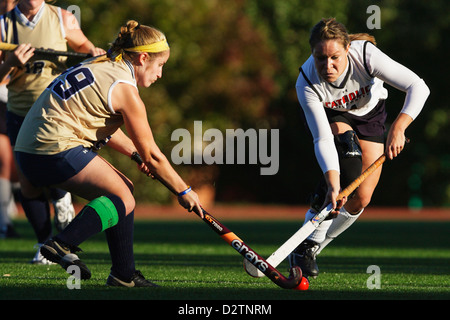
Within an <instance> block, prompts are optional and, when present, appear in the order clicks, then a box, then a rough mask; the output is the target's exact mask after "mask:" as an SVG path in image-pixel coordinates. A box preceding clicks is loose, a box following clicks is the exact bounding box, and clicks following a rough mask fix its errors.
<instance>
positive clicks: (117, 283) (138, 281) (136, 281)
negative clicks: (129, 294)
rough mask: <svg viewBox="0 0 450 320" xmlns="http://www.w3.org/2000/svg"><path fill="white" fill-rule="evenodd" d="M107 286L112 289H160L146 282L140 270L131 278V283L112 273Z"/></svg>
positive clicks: (107, 280)
mask: <svg viewBox="0 0 450 320" xmlns="http://www.w3.org/2000/svg"><path fill="white" fill-rule="evenodd" d="M106 285H107V286H110V287H128V288H132V287H159V286H158V285H156V284H154V283H152V282H150V281H148V280H146V279H145V278H144V276H143V275H142V273H141V272H140V271H139V270H136V271H135V272H134V274H133V276H132V277H131V280H130V282H126V281H123V280H120V279H119V278H117V277H116V276H113V274H112V273H110V274H109V277H108V279H106Z"/></svg>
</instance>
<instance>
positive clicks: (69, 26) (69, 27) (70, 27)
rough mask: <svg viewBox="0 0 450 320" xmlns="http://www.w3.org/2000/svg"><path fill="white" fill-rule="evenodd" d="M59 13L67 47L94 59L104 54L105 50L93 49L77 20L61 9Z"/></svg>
mask: <svg viewBox="0 0 450 320" xmlns="http://www.w3.org/2000/svg"><path fill="white" fill-rule="evenodd" d="M61 13H62V17H63V24H64V30H65V32H66V40H67V43H68V45H69V47H71V48H72V49H73V50H74V51H76V52H82V53H90V54H91V55H92V56H94V57H95V56H99V55H102V54H105V53H106V52H105V50H103V49H102V48H97V47H95V46H94V44H93V43H92V42H91V41H89V39H88V38H87V37H86V36H85V35H84V33H83V31H82V30H81V28H80V25H79V23H78V20H77V19H76V18H75V16H74V15H73V14H72V13H70V12H68V11H67V10H64V9H61Z"/></svg>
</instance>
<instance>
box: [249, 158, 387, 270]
mask: <svg viewBox="0 0 450 320" xmlns="http://www.w3.org/2000/svg"><path fill="white" fill-rule="evenodd" d="M385 160H386V155H385V154H383V155H382V156H380V157H379V158H378V159H377V160H375V162H374V163H372V164H371V165H370V167H368V168H367V169H366V170H364V172H363V173H362V174H361V175H360V176H359V177H358V178H356V179H355V180H354V181H353V182H352V183H350V185H348V187H347V188H345V189H344V190H342V191H341V192H340V193H339V195H338V196H337V198H336V200H337V201H339V200H342V198H344V197H348V196H349V195H350V194H351V193H352V192H353V191H354V190H355V189H356V188H358V186H359V185H360V184H361V183H362V182H363V181H364V180H366V178H367V177H368V176H370V175H371V174H372V173H373V172H374V171H375V170H376V169H378V168H379V167H380V166H381V165H382V164H383V162H384V161H385ZM332 211H333V205H332V204H331V203H330V204H329V205H328V206H326V207H325V208H324V209H322V211H320V212H319V213H318V214H316V215H315V216H314V217H313V218H312V219H311V220H309V221H308V222H306V223H305V224H304V225H303V226H302V227H301V228H300V229H299V230H298V231H297V232H296V233H294V235H293V236H292V237H290V238H289V239H288V240H287V241H286V242H285V243H284V244H283V245H282V246H281V247H279V248H278V249H277V251H275V252H274V253H272V255H271V256H270V257H269V258H267V262H268V263H269V264H271V265H272V266H273V267H274V268H276V267H277V266H278V265H279V264H280V263H281V262H282V261H283V260H284V259H286V257H287V256H288V255H289V254H290V253H291V252H292V251H294V250H295V248H297V246H298V245H299V244H300V243H302V242H303V240H305V239H306V238H307V237H309V235H310V234H311V233H312V232H313V231H314V230H316V229H317V227H318V226H319V225H320V224H321V223H322V221H324V220H325V219H326V218H327V217H328V215H329V214H330V213H331V212H332ZM244 269H245V271H247V273H248V274H249V275H251V276H252V277H255V278H260V277H263V276H264V273H262V272H260V271H259V270H258V269H257V268H255V267H254V266H253V265H252V264H250V263H248V262H247V261H245V260H244Z"/></svg>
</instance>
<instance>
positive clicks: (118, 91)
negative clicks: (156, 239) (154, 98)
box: [112, 83, 203, 216]
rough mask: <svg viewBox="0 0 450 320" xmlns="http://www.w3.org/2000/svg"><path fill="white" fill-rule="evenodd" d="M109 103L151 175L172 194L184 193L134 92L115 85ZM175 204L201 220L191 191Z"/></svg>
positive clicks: (127, 87) (196, 197)
mask: <svg viewBox="0 0 450 320" xmlns="http://www.w3.org/2000/svg"><path fill="white" fill-rule="evenodd" d="M112 101H113V108H114V110H115V111H116V112H120V113H121V114H122V115H123V118H124V122H125V127H126V129H127V132H128V134H129V136H130V138H131V140H132V142H133V143H134V145H135V146H136V149H137V151H138V152H139V154H140V155H141V157H142V159H143V161H144V163H145V165H146V166H147V167H148V169H149V170H150V171H151V173H152V174H153V175H154V176H155V177H156V178H158V179H159V180H160V181H161V182H162V183H163V184H164V185H166V186H167V187H168V188H169V189H171V190H173V191H175V192H176V193H180V192H182V191H184V190H186V189H187V188H188V186H187V184H186V183H185V182H184V181H183V179H182V178H181V177H180V176H179V175H178V173H177V172H176V171H175V170H174V169H173V167H172V166H171V164H170V162H169V161H168V160H167V158H166V156H165V155H164V154H163V153H162V152H161V150H160V149H159V147H158V146H157V144H156V142H155V140H154V138H153V133H152V131H151V128H150V125H149V124H148V120H147V111H146V109H145V105H144V103H143V101H142V100H141V98H140V97H139V93H138V91H137V89H136V88H135V87H133V86H131V85H130V84H126V83H119V84H118V85H116V86H115V87H114V89H113V92H112ZM178 201H179V202H180V204H181V205H182V206H183V207H184V208H186V209H189V211H191V210H195V211H196V212H197V213H199V214H200V215H201V216H203V213H202V210H201V204H200V201H199V199H198V196H197V194H196V193H195V192H194V191H191V192H188V193H186V194H185V195H183V196H181V197H180V196H179V197H178Z"/></svg>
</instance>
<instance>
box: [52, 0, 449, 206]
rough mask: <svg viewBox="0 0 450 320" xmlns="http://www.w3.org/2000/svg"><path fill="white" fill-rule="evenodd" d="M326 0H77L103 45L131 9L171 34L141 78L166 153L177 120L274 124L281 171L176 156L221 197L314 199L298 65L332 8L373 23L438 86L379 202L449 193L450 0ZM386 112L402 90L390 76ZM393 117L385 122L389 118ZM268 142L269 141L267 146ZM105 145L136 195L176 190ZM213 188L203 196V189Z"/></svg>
mask: <svg viewBox="0 0 450 320" xmlns="http://www.w3.org/2000/svg"><path fill="white" fill-rule="evenodd" d="M372 2H373V1H349V0H341V1H335V0H334V1H331V0H322V1H314V0H304V1H303V0H282V1H274V0H226V1H225V0H183V1H175V0H165V1H157V0H129V1H126V2H124V1H111V0H89V1H87V0H71V1H57V2H56V5H58V6H61V7H63V8H67V7H68V6H69V5H76V6H78V7H79V8H80V18H81V25H82V29H83V31H84V32H85V34H86V35H87V36H88V37H89V39H90V40H92V41H93V42H94V43H95V44H96V45H97V46H101V47H103V48H105V49H107V48H109V46H108V44H109V43H110V42H112V41H113V40H114V39H115V37H116V36H117V33H118V31H119V29H120V26H121V25H123V24H124V23H125V22H126V21H127V20H129V19H135V20H138V21H139V22H140V23H142V24H146V25H151V26H155V27H157V28H158V29H160V30H162V31H163V32H164V33H165V34H166V36H167V38H168V40H169V44H170V45H171V57H170V59H169V62H168V63H167V64H166V66H165V67H164V70H163V78H162V79H160V80H159V81H158V82H156V83H155V84H154V85H152V86H151V87H150V88H148V89H146V88H140V93H141V96H142V98H143V100H144V102H145V103H146V106H147V109H148V117H149V123H150V125H151V127H152V130H153V131H154V134H155V138H156V140H157V142H158V144H159V146H160V148H161V149H162V150H163V151H164V153H165V154H166V156H167V157H168V158H169V160H170V155H171V151H172V149H173V147H174V146H175V145H176V144H177V143H179V142H178V141H171V134H172V132H173V131H174V130H175V129H178V128H185V129H187V130H189V131H190V132H192V133H193V126H194V121H197V120H199V121H202V125H203V127H202V128H203V132H204V131H205V130H207V129H209V128H216V129H219V130H220V131H222V132H223V133H224V134H225V131H226V129H237V128H242V129H243V130H247V129H249V128H254V129H256V130H259V129H278V130H279V133H280V140H279V142H280V144H279V152H280V154H279V161H280V164H279V165H280V167H279V171H278V173H277V174H276V175H272V176H261V175H260V171H259V169H260V167H261V165H248V164H247V165H237V164H234V165H231V164H221V165H206V164H202V165H200V164H196V165H194V164H193V165H174V167H175V169H176V170H177V171H178V172H179V173H180V174H181V175H182V176H183V177H184V178H185V179H186V180H187V181H188V183H190V184H192V186H193V187H195V188H205V190H206V191H208V192H209V194H210V195H211V196H212V197H214V198H215V200H216V201H219V202H227V203H243V202H259V203H284V204H301V205H304V204H307V199H308V195H309V193H310V192H311V191H312V189H313V187H314V186H315V184H316V182H317V180H318V178H319V176H320V174H321V173H320V171H319V168H318V165H317V163H316V160H315V157H314V153H313V146H312V141H311V138H310V137H309V136H308V134H307V131H306V129H305V127H304V125H303V123H302V119H301V110H300V106H299V104H298V101H297V97H296V92H295V82H296V79H297V76H298V68H299V67H300V66H301V65H302V64H303V62H304V61H305V60H306V59H307V58H308V57H309V55H310V49H309V45H308V39H309V30H310V29H311V28H312V26H313V25H314V24H315V23H317V22H318V21H319V20H320V19H321V18H322V17H336V18H337V19H338V20H339V21H341V22H342V23H344V24H345V25H346V26H347V28H348V30H349V32H350V33H356V32H368V33H371V34H373V35H374V36H375V37H376V39H377V43H378V47H379V48H380V49H381V50H383V51H384V52H386V53H387V54H388V55H390V56H391V57H392V58H393V59H395V60H397V61H398V62H400V63H402V64H404V65H405V66H407V67H409V68H410V69H412V70H413V71H414V72H416V73H417V74H419V76H420V77H422V78H423V79H424V80H425V82H426V83H427V84H428V86H429V87H430V89H431V96H430V97H429V99H428V101H427V104H426V106H425V108H424V111H423V112H422V113H421V115H420V116H419V117H418V118H417V119H416V121H415V122H414V123H413V124H412V125H411V127H410V129H408V130H407V135H408V137H410V138H411V143H410V145H408V146H407V147H406V149H405V151H404V152H403V153H402V154H401V155H400V157H399V158H397V159H395V160H394V161H392V162H388V163H387V164H386V165H385V166H384V171H383V174H382V178H381V181H380V183H379V186H378V188H377V190H376V191H375V194H374V198H373V201H372V203H373V204H374V205H409V206H411V207H418V208H420V207H421V206H449V205H450V181H449V180H450V179H449V177H450V153H449V150H450V145H449V137H448V136H449V133H450V131H449V128H450V109H449V103H448V100H446V99H444V95H443V92H445V89H446V88H444V86H446V85H447V82H448V81H447V79H446V78H444V77H445V76H447V75H448V74H450V73H449V68H448V64H446V63H445V60H446V59H445V58H446V56H447V52H448V49H449V35H448V34H449V23H450V16H449V15H448V12H449V10H448V9H449V2H448V1H446V0H436V1H427V2H425V1H421V0H414V1H410V0H409V1H407V0H386V1H376V3H372ZM372 4H376V5H377V6H379V8H380V9H381V12H380V18H381V29H373V30H369V29H368V26H367V19H368V18H369V17H370V13H367V8H368V6H370V5H372ZM387 87H388V90H389V94H390V97H389V99H388V101H387V110H388V113H389V115H388V122H389V123H391V122H392V121H393V120H394V119H395V117H396V116H397V114H398V112H399V111H400V109H401V107H402V105H403V101H404V93H402V92H399V91H398V90H396V89H394V88H391V87H389V86H387ZM389 123H388V124H389ZM269 151H270V150H269ZM101 154H102V155H103V156H104V157H105V158H107V159H108V160H110V161H111V162H112V163H113V164H114V165H115V166H116V167H117V168H119V169H120V170H122V171H123V172H125V173H126V174H127V175H128V176H129V177H130V178H131V179H132V180H133V182H134V184H135V195H136V197H137V199H138V201H141V202H145V201H151V202H158V203H167V202H170V201H173V197H172V196H171V195H170V194H169V192H168V191H167V190H166V189H165V188H164V187H162V186H161V185H160V184H159V183H157V182H155V181H152V180H151V179H149V178H147V177H145V176H144V175H142V174H141V173H140V172H138V171H137V170H136V169H135V166H134V164H133V163H132V162H131V160H130V159H127V158H126V157H124V156H122V155H119V154H117V153H115V152H111V150H108V148H107V147H106V148H104V149H103V150H102V151H101ZM205 197H206V196H205Z"/></svg>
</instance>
